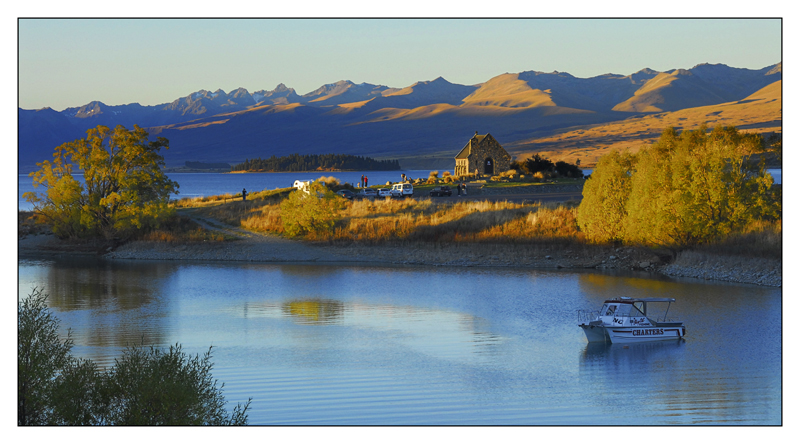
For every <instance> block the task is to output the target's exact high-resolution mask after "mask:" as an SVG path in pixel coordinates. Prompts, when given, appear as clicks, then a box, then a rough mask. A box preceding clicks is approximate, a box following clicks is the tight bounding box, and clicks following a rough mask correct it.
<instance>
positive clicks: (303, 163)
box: [231, 154, 400, 173]
mask: <svg viewBox="0 0 800 444" xmlns="http://www.w3.org/2000/svg"><path fill="white" fill-rule="evenodd" d="M397 170H400V162H399V161H397V160H375V159H373V158H370V157H363V156H353V155H350V154H305V155H301V154H291V155H288V156H283V157H276V156H272V157H270V158H268V159H261V158H256V159H246V160H245V161H244V162H242V163H239V164H236V165H234V166H233V167H231V171H237V172H270V173H277V172H300V171H397Z"/></svg>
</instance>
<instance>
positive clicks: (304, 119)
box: [18, 63, 782, 172]
mask: <svg viewBox="0 0 800 444" xmlns="http://www.w3.org/2000/svg"><path fill="white" fill-rule="evenodd" d="M781 68H782V64H781V63H778V64H776V65H772V66H768V67H765V68H762V69H759V70H752V69H743V68H732V67H729V66H726V65H722V64H716V65H711V64H701V65H697V66H695V67H693V68H691V69H688V70H687V69H675V70H671V71H666V72H658V71H654V70H651V69H647V68H645V69H642V70H640V71H638V72H636V73H633V74H630V75H627V76H625V75H618V74H604V75H600V76H596V77H591V78H578V77H574V76H572V75H570V74H568V73H564V72H551V73H544V72H538V71H524V72H520V73H505V74H500V75H498V76H495V77H493V78H491V79H489V80H487V81H486V82H484V83H480V84H477V85H459V84H454V83H450V82H448V81H447V80H445V79H443V78H441V77H439V78H436V79H434V80H431V81H420V82H417V83H414V84H413V85H410V86H407V87H405V88H390V87H387V86H383V85H372V84H369V83H361V84H355V83H353V82H350V81H348V80H342V81H338V82H336V83H330V84H326V85H323V86H321V87H320V88H318V89H316V90H314V91H312V92H310V93H308V94H304V95H298V94H297V93H296V91H295V90H294V89H293V88H289V87H287V86H286V85H284V84H282V83H281V84H279V85H277V87H275V88H274V89H272V90H260V91H255V92H253V93H250V92H248V91H247V90H246V89H244V88H239V89H236V90H234V91H230V92H228V93H226V92H225V91H222V90H219V89H218V90H216V91H214V92H210V91H206V90H201V91H197V92H194V93H191V94H189V95H187V96H185V97H181V98H179V99H176V100H174V101H172V102H170V103H163V104H160V105H153V106H142V105H139V104H138V103H132V104H127V105H106V104H104V103H102V102H90V103H87V104H85V105H83V106H80V107H72V108H67V109H65V110H63V111H60V112H58V111H55V110H53V109H50V108H43V109H39V110H24V109H21V108H20V109H19V110H18V112H19V114H18V116H19V127H18V128H19V135H18V136H19V138H18V140H19V168H20V171H21V172H24V171H29V170H32V169H34V168H35V163H36V162H40V161H42V160H45V159H50V158H51V156H52V152H53V148H54V147H56V146H57V145H59V144H61V143H64V142H67V141H71V140H74V139H77V138H80V137H84V136H85V131H86V130H87V129H89V128H93V127H95V126H97V125H106V126H109V127H114V126H117V125H124V126H126V127H128V128H131V127H132V126H133V125H134V124H137V125H139V126H141V127H145V128H148V130H149V131H150V134H151V135H153V136H163V137H166V138H167V139H169V141H170V149H169V150H167V151H164V152H162V154H164V157H165V159H166V162H167V165H168V166H177V165H182V164H183V163H184V162H185V161H203V162H229V163H238V162H241V161H243V160H245V159H248V158H249V159H252V158H256V157H261V158H267V157H270V156H272V155H276V156H282V155H288V154H292V153H300V154H326V153H336V154H355V155H365V156H369V157H373V158H377V159H399V160H400V163H401V165H402V166H403V167H404V168H406V169H413V168H451V166H452V165H451V164H453V162H454V161H453V156H455V154H456V153H457V152H458V151H459V150H460V149H461V148H462V147H463V145H464V144H465V143H466V141H467V140H468V139H469V138H470V137H471V136H472V135H473V134H474V133H475V131H478V132H479V133H482V134H483V133H491V134H492V135H493V136H494V137H495V138H496V139H497V140H498V141H499V142H500V143H501V144H503V146H504V147H506V149H507V150H508V151H509V153H511V154H512V155H515V154H516V155H522V154H530V153H533V152H536V151H537V150H538V149H537V147H538V146H539V145H541V140H544V139H547V140H549V142H548V143H549V145H547V146H548V149H550V152H553V153H557V152H558V150H557V149H555V150H553V148H554V146H555V145H557V141H558V140H559V139H560V136H559V135H561V134H566V133H570V132H572V133H573V136H578V135H579V134H576V133H575V131H577V130H580V129H590V128H596V127H597V126H598V125H609V124H612V123H614V122H624V121H630V120H631V119H634V120H635V119H646V118H650V117H652V116H657V115H662V116H663V115H666V114H669V113H676V112H682V111H684V110H687V109H694V108H698V107H708V106H721V105H723V104H729V103H732V102H737V101H743V100H746V99H747V98H748V97H749V96H751V95H753V94H755V93H757V92H759V91H761V90H762V89H764V88H765V87H767V86H770V85H773V86H774V85H778V87H777V88H774V87H773V88H772V89H771V90H770V91H777V92H773V95H777V101H778V102H777V108H776V107H775V106H772V108H770V109H772V110H773V111H771V112H769V113H767V114H770V115H769V116H766V115H765V116H764V118H763V119H764V121H765V122H767V121H775V120H776V119H775V109H777V115H778V117H777V120H778V121H780V120H781V118H780V113H781V106H780V100H781V88H780V82H781V80H782V69H781ZM765 100H766V99H765ZM772 102H774V100H772V101H771V102H770V103H772ZM765 109H766V108H765ZM765 113H766V111H765ZM707 120H708V119H707ZM711 120H714V119H711ZM695 123H696V124H697V125H699V124H700V123H703V122H695ZM723 124H739V123H736V122H728V123H724V122H723ZM773 126H774V125H773ZM777 126H778V128H779V127H780V122H779V123H778V125H777ZM554 138H555V139H554ZM554 141H555V142H554ZM570 146H573V148H574V144H572V145H570ZM580 148H581V147H580V145H578V147H577V149H578V151H580ZM585 148H588V146H587V147H585ZM573 151H574V150H573ZM571 154H572V155H577V156H578V158H579V157H580V154H579V153H578V154H575V153H574V152H571ZM584 165H586V162H584Z"/></svg>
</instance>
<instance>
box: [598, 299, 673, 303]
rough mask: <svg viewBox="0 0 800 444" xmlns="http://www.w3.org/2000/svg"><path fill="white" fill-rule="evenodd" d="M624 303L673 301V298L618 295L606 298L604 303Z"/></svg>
mask: <svg viewBox="0 0 800 444" xmlns="http://www.w3.org/2000/svg"><path fill="white" fill-rule="evenodd" d="M615 302H616V303H619V302H622V303H625V304H633V303H634V302H675V298H626V297H619V298H614V299H606V302H605V303H606V304H611V303H615Z"/></svg>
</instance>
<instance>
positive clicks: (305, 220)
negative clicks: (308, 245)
mask: <svg viewBox="0 0 800 444" xmlns="http://www.w3.org/2000/svg"><path fill="white" fill-rule="evenodd" d="M341 201H342V199H341V198H339V197H338V196H336V195H335V194H334V193H333V191H331V190H329V189H328V188H326V187H325V186H324V185H323V184H322V183H320V182H319V181H315V182H312V183H311V187H310V188H309V190H308V192H306V191H303V190H297V191H293V192H292V193H290V194H289V197H287V198H286V199H284V200H283V201H282V202H281V221H282V223H283V229H284V231H285V232H286V234H287V235H289V236H301V235H305V234H311V233H316V234H319V233H324V232H330V231H331V230H332V229H333V225H334V224H335V223H336V220H337V219H338V215H339V210H340V209H341V205H342V202H341Z"/></svg>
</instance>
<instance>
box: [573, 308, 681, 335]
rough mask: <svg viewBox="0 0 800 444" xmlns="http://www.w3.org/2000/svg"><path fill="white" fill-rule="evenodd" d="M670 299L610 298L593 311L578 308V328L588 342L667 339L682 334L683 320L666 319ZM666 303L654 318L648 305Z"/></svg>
mask: <svg viewBox="0 0 800 444" xmlns="http://www.w3.org/2000/svg"><path fill="white" fill-rule="evenodd" d="M673 302H675V299H673V298H626V297H620V298H614V299H608V300H606V301H605V303H604V304H603V308H601V309H600V311H599V312H597V311H584V310H579V311H578V314H579V318H580V320H579V322H581V323H580V324H578V326H579V327H581V328H582V329H583V332H584V333H586V339H588V340H589V342H606V343H609V342H610V343H612V344H629V343H636V342H650V341H669V340H677V339H681V338H683V337H684V336H686V327H685V326H684V325H683V322H675V321H672V320H670V319H667V314H668V313H669V307H670V305H671V304H672V303H673ZM653 303H666V304H667V308H666V311H665V312H664V315H663V316H661V317H657V316H655V315H653V314H652V309H651V310H648V308H651V307H648V304H653Z"/></svg>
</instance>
